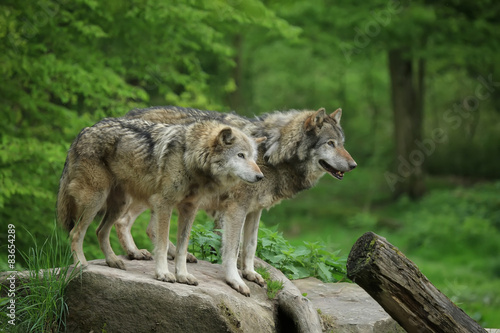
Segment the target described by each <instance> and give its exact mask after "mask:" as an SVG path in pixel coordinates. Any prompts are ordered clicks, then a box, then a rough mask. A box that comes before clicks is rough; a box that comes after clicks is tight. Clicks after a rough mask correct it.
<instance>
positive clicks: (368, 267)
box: [347, 232, 486, 333]
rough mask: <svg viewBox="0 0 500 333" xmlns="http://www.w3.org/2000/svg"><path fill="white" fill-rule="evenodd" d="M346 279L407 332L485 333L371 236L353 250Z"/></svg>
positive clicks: (402, 258) (406, 262) (415, 269)
mask: <svg viewBox="0 0 500 333" xmlns="http://www.w3.org/2000/svg"><path fill="white" fill-rule="evenodd" d="M347 276H348V277H349V278H350V279H351V280H353V281H354V282H355V283H357V284H358V285H359V286H360V287H361V288H363V289H364V290H365V291H366V292H367V293H368V294H370V296H372V297H373V298H374V299H375V300H376V301H377V302H378V303H379V304H380V305H381V306H382V307H383V308H384V309H385V311H387V313H388V314H389V315H390V316H391V317H392V318H394V320H396V321H397V322H398V323H399V324H400V325H401V326H402V327H403V328H404V329H405V330H406V331H407V332H410V333H412V332H426V333H427V332H450V333H458V332H464V333H474V332H481V333H485V332H486V331H485V330H484V329H483V328H482V327H481V326H480V325H479V324H478V323H476V322H475V321H474V320H473V319H472V318H470V317H469V316H468V315H467V314H466V313H465V312H464V311H463V310H462V309H460V308H459V307H457V306H456V305H455V304H454V303H453V302H452V301H451V300H450V299H449V298H448V297H446V296H445V295H444V294H443V293H441V292H440V291H439V290H438V289H437V288H436V287H435V286H434V285H433V284H432V283H431V282H430V281H429V280H428V279H427V278H426V277H425V276H424V275H423V274H422V272H420V270H419V269H418V267H417V266H416V265H415V264H414V263H413V262H411V261H410V260H409V259H408V258H406V256H405V255H404V254H403V253H402V252H401V251H399V249H398V248H396V247H395V246H393V245H392V244H390V243H389V242H387V241H386V240H385V238H383V237H380V236H378V235H376V234H374V233H373V232H367V233H365V234H364V235H363V236H361V237H360V238H359V239H358V240H357V241H356V243H355V244H354V246H353V247H352V249H351V252H350V253H349V257H348V259H347Z"/></svg>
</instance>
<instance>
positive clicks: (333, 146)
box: [328, 140, 335, 148]
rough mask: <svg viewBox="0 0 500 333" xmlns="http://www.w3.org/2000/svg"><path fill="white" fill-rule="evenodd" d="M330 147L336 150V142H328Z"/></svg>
mask: <svg viewBox="0 0 500 333" xmlns="http://www.w3.org/2000/svg"><path fill="white" fill-rule="evenodd" d="M328 145H329V146H330V147H332V148H335V142H334V141H333V140H330V141H328Z"/></svg>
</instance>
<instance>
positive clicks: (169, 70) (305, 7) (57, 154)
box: [0, 0, 500, 327]
mask: <svg viewBox="0 0 500 333" xmlns="http://www.w3.org/2000/svg"><path fill="white" fill-rule="evenodd" d="M499 23H500V3H499V2H497V1H493V0H490V1H488V0H482V1H474V2H472V1H459V0H451V1H441V0H437V1H425V0H418V1H417V0H416V1H404V0H401V1H399V0H370V1H359V0H353V1H347V0H338V1H321V0H310V1H295V2H294V1H284V0H276V1H258V0H245V1H243V0H230V1H221V0H213V1H196V0H175V1H148V0H141V1H139V0H133V1H127V2H125V1H96V0H74V1H67V0H39V1H27V0H21V1H19V0H16V1H14V0H4V1H2V4H0V51H1V52H0V78H1V80H0V98H1V101H2V103H0V117H1V121H0V136H1V139H0V219H1V221H2V223H1V229H0V269H2V270H6V269H8V265H7V234H8V228H7V226H8V225H9V224H13V225H15V227H16V243H15V244H16V248H17V249H18V251H27V250H28V248H29V247H30V246H32V245H33V242H34V239H33V238H32V237H31V236H30V235H29V234H30V233H31V235H33V237H34V238H35V239H36V240H37V241H39V242H43V241H44V239H46V238H47V237H48V235H50V234H51V232H52V230H53V229H54V227H55V218H54V216H55V214H54V207H55V200H56V194H57V189H58V181H59V177H60V174H61V171H62V168H63V165H64V160H65V156H66V152H67V149H68V148H69V145H70V144H71V142H72V140H73V139H74V138H75V137H76V135H77V134H78V133H79V131H80V130H81V129H82V128H84V127H86V126H91V125H92V124H94V123H95V122H97V121H99V120H100V119H102V118H104V117H109V116H112V117H116V116H121V115H123V114H125V113H126V112H128V111H129V110H131V109H132V108H136V107H147V106H152V105H179V106H188V107H194V108H200V109H210V110H218V111H229V110H235V111H236V112H238V113H240V114H242V115H247V116H253V115H259V114H262V113H265V112H271V111H274V110H288V109H318V108H320V107H325V108H326V109H327V111H329V112H332V111H334V110H335V109H337V108H338V107H341V108H342V109H343V117H342V125H343V128H344V131H345V133H346V148H347V150H348V151H349V152H350V153H351V155H352V156H353V157H354V158H355V160H356V162H357V163H358V168H357V169H356V170H354V171H353V172H352V173H349V174H346V176H345V177H344V180H342V181H341V182H339V181H337V180H335V179H333V178H332V177H329V176H325V177H323V178H322V179H321V181H320V182H319V184H318V185H317V186H316V187H315V188H313V189H312V190H309V191H306V192H304V193H301V194H300V195H298V196H297V197H296V198H294V199H292V200H289V201H287V202H283V203H282V204H280V205H279V206H277V207H274V208H272V209H271V210H270V211H269V212H266V213H265V214H263V216H262V223H263V225H265V226H268V227H270V226H276V225H277V228H278V230H279V231H281V232H283V233H284V235H285V237H286V238H287V239H289V240H290V242H292V243H293V244H297V245H300V244H302V243H303V242H304V241H308V242H318V244H321V246H324V247H325V248H326V249H327V250H328V251H331V252H335V251H338V250H340V251H341V252H340V254H341V255H342V256H344V257H345V256H347V254H348V253H349V250H350V248H351V246H352V245H353V243H354V242H355V240H356V239H357V238H358V237H359V236H361V235H362V234H363V233H364V232H366V231H374V232H376V233H378V234H380V235H382V236H384V237H386V238H387V239H388V241H390V242H391V243H392V244H394V245H396V246H398V247H399V248H400V249H401V250H402V251H403V252H404V253H405V254H406V255H407V256H408V257H409V258H410V259H411V260H413V261H414V262H415V263H416V264H417V265H418V266H419V268H420V269H421V270H422V271H423V273H424V274H426V275H427V276H428V277H429V279H430V280H431V281H432V282H433V283H434V284H435V285H436V286H437V287H438V288H439V289H441V290H442V291H443V292H444V293H445V294H446V295H447V296H448V297H450V298H451V299H452V300H453V301H455V302H456V303H457V304H458V305H459V306H461V307H462V308H463V309H464V310H465V311H466V312H467V313H468V314H469V315H471V316H472V317H473V318H474V319H476V320H477V321H479V322H480V323H481V324H482V325H484V326H489V327H500V316H498V314H499V313H500V195H499V194H500V172H499V171H498V164H497V163H499V162H500V144H499V143H500V121H499V120H500V112H499V111H500V68H499V65H498V64H499V63H500V61H499V60H500V52H499V51H500V24H499ZM147 219H148V217H147V215H146V216H143V217H141V220H140V221H139V222H138V223H137V224H138V226H136V227H135V228H134V233H135V234H136V238H137V242H138V243H139V245H141V246H142V247H147V248H151V243H150V242H149V241H148V239H147V237H146V236H145V233H144V232H143V230H144V229H145V225H146V224H147ZM94 228H95V226H94ZM141 229H142V230H141ZM89 234H90V235H89V236H88V237H87V238H86V243H85V244H86V253H89V256H88V257H89V258H96V257H102V254H101V253H100V251H99V249H98V246H97V242H96V239H95V236H94V235H95V234H94V233H93V232H92V231H89ZM113 242H114V248H115V250H116V251H117V252H118V250H119V246H117V245H116V239H114V240H113ZM2 253H3V254H2ZM18 257H19V259H18V261H17V266H18V268H22V267H23V262H22V260H21V258H20V256H18Z"/></svg>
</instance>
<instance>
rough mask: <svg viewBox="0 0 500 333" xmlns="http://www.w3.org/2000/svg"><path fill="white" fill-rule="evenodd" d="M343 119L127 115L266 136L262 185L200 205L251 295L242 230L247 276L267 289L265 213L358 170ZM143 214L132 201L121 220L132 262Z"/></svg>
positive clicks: (232, 274)
mask: <svg viewBox="0 0 500 333" xmlns="http://www.w3.org/2000/svg"><path fill="white" fill-rule="evenodd" d="M341 115H342V110H340V109H338V110H336V111H335V112H333V113H332V114H330V115H327V114H326V112H325V109H323V108H321V109H319V110H318V111H308V110H306V111H297V110H291V111H286V112H273V113H270V114H266V115H263V116H261V117H257V118H255V119H248V118H245V117H240V116H238V115H236V114H221V113H217V112H213V111H200V110H195V109H184V108H179V107H154V108H148V109H142V110H132V111H131V112H129V113H128V114H127V115H126V116H125V117H126V118H140V119H148V120H151V121H155V122H161V123H167V124H185V123H189V122H190V121H193V120H195V119H218V120H219V121H221V122H226V123H227V124H230V125H232V126H236V127H238V128H240V129H242V130H243V131H244V132H245V133H247V134H250V135H252V136H256V137H260V136H265V137H267V140H266V142H265V146H264V145H261V146H259V155H258V159H257V164H258V165H259V167H260V169H261V170H262V172H263V174H264V175H265V178H264V179H263V181H261V182H259V183H258V184H255V185H252V186H249V185H247V184H244V183H240V184H239V185H237V186H236V187H234V188H232V189H231V190H230V191H227V192H226V193H223V194H221V195H219V196H218V197H213V200H209V201H205V202H203V204H202V205H201V207H200V208H202V209H205V210H207V211H214V212H215V217H216V219H218V220H219V222H220V224H222V225H223V228H224V233H223V240H222V246H223V248H222V264H223V267H224V271H225V279H226V282H227V283H228V284H229V285H230V286H231V287H233V288H234V289H236V290H237V291H239V292H240V293H242V294H244V295H246V296H249V295H250V289H249V288H248V286H247V285H246V284H245V283H244V282H243V280H242V279H241V277H240V276H239V274H238V269H237V257H238V252H239V250H238V249H239V242H240V234H241V231H242V230H243V246H242V251H241V259H242V266H241V269H242V273H243V277H245V278H246V279H247V280H249V281H254V282H256V283H258V284H260V285H264V284H265V282H264V279H263V278H262V276H260V274H258V273H257V272H256V271H255V270H254V257H255V250H256V247H257V233H258V227H259V220H260V216H261V211H262V209H264V208H266V209H268V208H270V207H272V206H273V205H275V204H277V203H279V202H280V201H281V200H283V199H287V198H291V197H293V196H295V195H296V194H297V193H299V192H300V191H303V190H306V189H309V188H311V187H312V186H314V185H315V184H316V182H317V181H318V180H319V179H320V178H321V177H322V176H323V175H324V174H325V173H329V174H330V175H332V176H333V177H335V178H336V179H339V180H342V179H343V177H344V173H345V172H348V171H350V170H352V169H354V168H355V167H356V165H357V164H356V162H355V161H354V160H353V158H352V157H351V155H350V154H349V153H348V152H347V151H346V150H345V148H344V141H345V137H344V132H343V130H342V127H341V126H340V118H341ZM143 211H144V207H141V206H140V205H136V204H135V202H131V203H130V205H129V207H128V210H127V212H126V214H124V215H123V216H122V217H121V218H120V219H119V220H118V221H117V232H118V236H119V239H120V242H121V244H122V246H123V247H124V248H125V249H126V250H127V252H128V253H129V256H130V257H132V258H141V257H142V253H141V252H140V251H139V250H138V249H137V247H136V246H135V244H134V242H133V239H132V237H131V235H130V228H131V225H132V224H133V222H134V220H135V219H136V217H137V216H138V215H139V214H140V213H142V212H143ZM153 222H154V221H153ZM148 229H149V228H148ZM150 235H151V233H150ZM176 259H177V258H176Z"/></svg>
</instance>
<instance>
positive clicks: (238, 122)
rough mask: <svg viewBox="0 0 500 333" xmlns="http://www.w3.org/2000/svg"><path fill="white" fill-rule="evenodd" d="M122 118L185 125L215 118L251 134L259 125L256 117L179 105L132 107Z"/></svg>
mask: <svg viewBox="0 0 500 333" xmlns="http://www.w3.org/2000/svg"><path fill="white" fill-rule="evenodd" d="M123 118H126V119H142V120H148V121H151V122H154V123H163V124H171V125H187V124H190V123H192V122H196V121H206V120H215V121H218V122H221V123H223V124H227V125H230V126H234V127H236V128H238V129H240V130H242V131H243V132H244V133H246V134H248V135H251V136H254V135H255V133H256V132H257V131H258V126H259V121H258V120H259V119H258V118H247V117H244V116H240V115H238V114H236V113H234V112H229V113H224V112H217V111H208V110H198V109H193V108H184V107H179V106H154V107H150V108H145V109H134V110H132V111H130V112H129V113H127V114H126V115H125V116H124V117H123Z"/></svg>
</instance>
